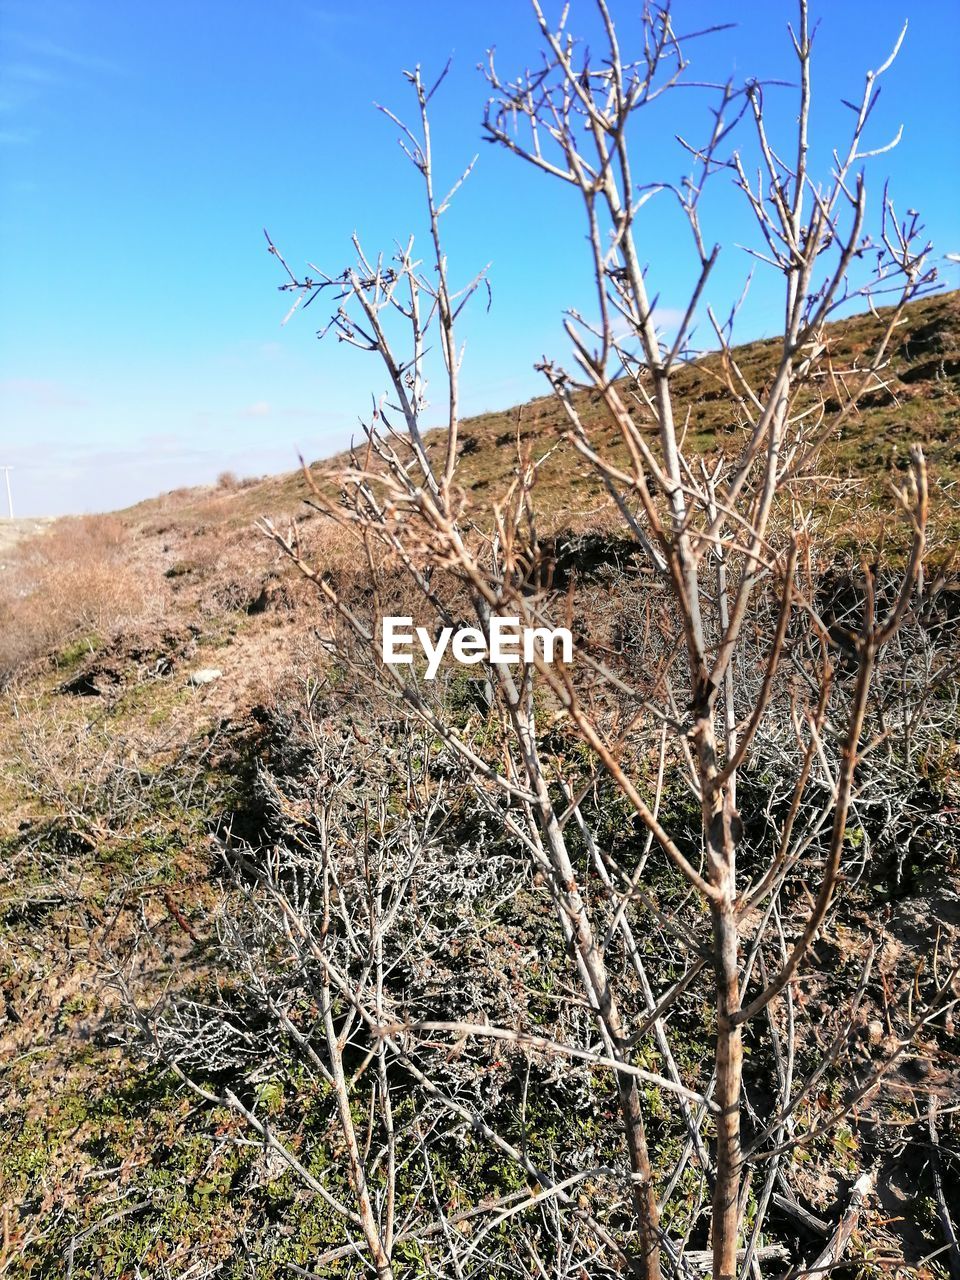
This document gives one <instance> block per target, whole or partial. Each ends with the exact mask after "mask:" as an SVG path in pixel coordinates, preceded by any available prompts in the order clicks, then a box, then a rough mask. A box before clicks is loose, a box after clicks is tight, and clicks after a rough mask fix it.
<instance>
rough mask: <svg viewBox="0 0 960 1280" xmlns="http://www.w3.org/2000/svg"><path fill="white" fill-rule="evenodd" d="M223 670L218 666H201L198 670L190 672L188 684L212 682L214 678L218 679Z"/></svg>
mask: <svg viewBox="0 0 960 1280" xmlns="http://www.w3.org/2000/svg"><path fill="white" fill-rule="evenodd" d="M222 675H223V672H222V671H221V670H220V668H219V667H201V669H200V670H199V671H192V672H191V673H190V678H189V683H190V684H195V685H199V684H212V683H213V682H214V680H219V679H220V677H221V676H222Z"/></svg>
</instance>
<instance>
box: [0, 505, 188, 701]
mask: <svg viewBox="0 0 960 1280" xmlns="http://www.w3.org/2000/svg"><path fill="white" fill-rule="evenodd" d="M165 599H166V593H165V591H164V588H163V584H162V582H161V581H157V580H154V579H151V578H150V577H149V576H147V575H144V574H142V573H140V572H138V571H137V568H136V566H135V564H134V562H133V560H132V558H131V555H130V532H129V529H128V527H127V526H126V524H125V523H124V521H123V520H121V519H120V518H119V517H117V516H83V517H78V518H75V519H69V520H63V521H60V522H58V523H57V524H56V525H55V526H54V527H53V528H51V529H50V531H49V532H47V533H45V534H42V535H40V536H38V537H35V538H30V539H27V540H25V541H24V542H22V543H21V544H20V545H19V547H18V548H17V551H16V554H15V556H14V557H13V560H12V562H11V564H10V565H9V566H8V568H7V569H6V571H5V572H4V575H3V577H2V579H0V682H3V683H6V682H7V681H8V680H9V679H10V678H11V677H12V676H13V675H14V674H15V673H16V672H17V671H18V670H20V669H22V668H23V667H24V666H26V665H28V664H29V663H31V662H33V661H35V660H36V659H37V658H39V657H41V656H43V655H44V654H48V653H50V652H52V651H54V650H60V649H63V648H64V647H65V646H69V645H71V644H74V643H76V642H78V641H81V640H86V641H88V642H90V643H93V642H94V640H95V639H99V638H101V637H103V636H104V635H106V634H108V633H109V632H111V631H114V630H116V629H117V628H118V627H121V626H125V625H127V624H129V623H132V622H135V621H139V620H142V619H145V618H147V617H159V616H160V615H161V614H162V613H163V609H164V604H165Z"/></svg>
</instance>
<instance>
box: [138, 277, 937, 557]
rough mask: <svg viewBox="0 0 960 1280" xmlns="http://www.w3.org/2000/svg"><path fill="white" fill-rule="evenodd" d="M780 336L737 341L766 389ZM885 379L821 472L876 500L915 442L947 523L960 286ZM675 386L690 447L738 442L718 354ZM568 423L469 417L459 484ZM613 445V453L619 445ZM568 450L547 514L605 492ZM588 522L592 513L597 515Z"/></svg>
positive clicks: (210, 510) (554, 463)
mask: <svg viewBox="0 0 960 1280" xmlns="http://www.w3.org/2000/svg"><path fill="white" fill-rule="evenodd" d="M885 314H886V312H885V311H884V310H883V309H881V310H880V311H879V312H878V315H877V316H876V317H873V316H870V315H859V316H855V317H852V318H851V319H848V320H841V321H837V322H835V323H834V324H832V325H830V326H829V328H828V330H827V333H828V337H827V347H828V349H829V353H830V361H831V365H832V368H833V369H834V370H835V375H836V377H838V378H842V377H843V376H844V375H848V374H849V371H850V370H852V369H855V368H856V367H857V363H858V360H859V361H860V362H861V363H862V361H863V359H864V357H865V355H866V353H868V352H870V351H871V350H872V349H873V347H874V346H875V344H876V341H877V338H878V336H879V334H880V333H881V332H882V327H883V323H884V316H885ZM778 341H779V340H778V339H775V338H773V339H766V340H764V341H761V342H753V343H748V344H747V345H745V346H742V347H738V348H736V349H735V352H734V354H735V357H736V360H737V364H738V365H739V367H740V368H741V369H742V371H743V372H744V374H745V375H746V376H747V378H748V379H750V381H751V382H752V383H754V385H757V386H762V385H763V384H764V381H765V380H766V379H767V378H768V377H769V376H770V375H771V373H772V369H773V363H774V361H775V358H776V354H777V345H778ZM883 382H884V384H885V385H884V386H883V387H878V388H876V389H873V390H871V391H868V392H867V394H866V395H864V397H863V398H862V401H861V404H860V408H859V412H858V413H857V414H856V415H855V416H854V417H853V418H852V419H851V420H848V422H847V423H845V424H844V426H843V428H842V429H841V430H840V431H838V432H836V433H835V434H834V437H829V436H828V443H827V445H826V449H825V464H826V465H825V467H824V470H825V471H826V473H827V474H828V475H832V476H833V477H834V478H835V481H836V486H837V492H838V493H843V492H844V491H845V485H846V482H847V481H849V480H850V478H851V477H856V480H857V502H856V505H857V507H858V508H860V507H861V506H862V500H863V498H864V496H866V497H867V499H868V501H869V502H873V503H876V502H877V501H879V500H880V499H881V498H882V497H883V495H884V493H885V490H886V484H887V480H888V478H889V475H890V473H891V469H896V467H897V466H898V465H902V464H903V460H904V459H905V456H906V452H907V448H908V446H909V444H910V443H912V442H914V441H917V442H919V443H920V444H922V446H923V449H924V452H925V454H926V456H927V459H928V462H929V465H930V471H931V477H932V481H933V484H934V486H935V488H936V489H937V490H938V491H939V492H940V494H941V495H942V501H943V503H944V509H943V516H944V518H945V519H948V520H949V521H950V522H951V524H950V527H951V529H952V528H953V524H952V522H953V520H954V519H955V516H954V514H953V508H954V505H955V503H954V500H953V498H952V497H950V496H948V495H951V494H952V493H953V491H954V490H955V487H956V481H957V479H958V478H960V445H958V436H960V292H954V293H947V294H940V295H936V296H934V297H930V298H926V299H923V300H921V301H919V302H916V303H913V304H912V305H911V306H910V307H909V308H908V309H907V312H906V314H905V316H904V318H903V320H902V322H901V328H900V330H899V333H898V335H897V337H895V339H894V341H893V343H892V345H891V350H890V353H889V365H888V367H887V368H885V369H884V370H883ZM676 387H677V398H678V401H679V402H680V403H682V404H683V405H684V406H685V407H689V410H690V419H689V425H688V428H687V439H688V441H689V442H690V443H691V444H692V446H693V447H694V448H695V449H697V450H699V451H702V452H703V453H704V454H705V455H709V454H710V453H712V452H713V451H715V450H718V449H719V450H731V449H732V448H733V447H734V443H735V441H734V433H735V430H736V427H737V411H736V408H735V406H731V404H730V401H729V396H728V395H726V393H725V392H724V391H723V389H722V387H721V385H720V382H719V359H718V357H717V356H715V355H707V356H705V357H703V358H701V359H699V360H697V361H695V362H691V363H689V364H687V365H685V366H682V367H681V368H680V369H679V370H678V371H677V374H676ZM826 399H827V405H826V410H827V415H828V418H829V414H830V412H831V403H832V405H833V407H834V408H835V407H836V399H835V398H831V396H830V394H829V390H828V392H827V393H826ZM574 400H575V402H576V403H577V405H578V408H579V409H580V411H581V415H582V417H583V420H584V422H585V424H586V425H587V426H588V427H590V428H591V429H593V431H595V433H596V439H597V441H598V443H601V444H610V443H611V442H612V441H613V439H614V433H613V430H612V428H611V427H610V426H609V425H608V424H607V423H606V421H605V417H604V415H603V412H602V409H601V406H600V405H599V404H598V403H597V402H596V399H595V398H594V397H591V396H589V395H587V394H586V393H582V392H581V393H577V394H576V395H575V397H574ZM566 428H567V424H566V421H565V418H564V416H563V414H562V411H561V410H560V408H559V406H558V405H557V404H556V401H555V400H554V398H553V397H552V396H550V395H545V396H542V397H538V398H536V399H534V400H531V401H529V402H528V403H526V404H524V405H517V406H513V407H512V408H509V409H504V410H500V411H498V412H495V413H486V414H482V415H480V416H478V417H474V418H468V419H466V420H464V422H463V423H462V424H461V428H460V456H461V461H460V467H459V472H458V477H459V482H460V484H461V485H462V486H463V488H464V489H465V490H466V492H467V494H468V496H470V495H473V496H475V498H476V500H477V505H478V506H479V505H481V504H482V503H483V501H484V499H485V498H488V497H489V496H490V494H491V493H492V494H496V493H497V492H498V491H500V490H501V489H503V488H504V487H505V486H506V484H507V482H508V480H509V477H510V476H511V474H512V472H513V469H514V467H515V465H516V458H517V442H518V439H519V441H520V442H521V443H524V442H530V441H533V440H536V441H538V442H539V444H540V445H541V446H542V447H543V451H546V448H547V447H548V446H549V445H551V444H553V443H555V442H556V441H557V440H558V439H559V438H560V437H561V436H562V435H563V433H564V431H565V430H566ZM428 439H429V440H430V443H431V444H432V447H433V449H434V450H437V449H440V448H442V445H443V440H444V433H443V432H442V431H436V432H434V433H432V435H431V436H430V437H428ZM613 452H614V455H616V445H615V444H614V446H613ZM569 458H570V451H569V448H568V447H566V446H563V445H561V447H560V448H559V449H558V450H557V451H556V453H554V454H553V456H552V457H551V458H550V459H549V460H548V461H547V463H546V464H545V465H544V467H543V468H542V470H541V473H540V479H539V481H538V503H539V506H540V509H541V511H543V512H545V513H546V514H547V517H548V518H551V517H552V518H553V519H555V520H557V521H558V522H561V523H562V522H563V521H564V520H565V519H566V518H567V516H568V515H571V516H572V517H573V518H574V520H577V519H580V518H581V510H582V509H583V508H586V507H588V506H595V505H596V502H597V499H598V497H600V496H601V495H600V494H599V490H598V488H597V483H596V479H595V476H594V475H593V473H592V471H591V470H590V468H588V467H586V466H585V465H583V464H582V463H580V462H579V461H577V462H575V463H574V476H573V479H572V480H571V479H570V476H569V467H568V463H569ZM344 461H345V456H344V455H338V456H336V457H334V458H331V459H328V460H322V461H318V462H314V463H313V464H312V466H313V468H314V469H315V470H317V471H325V470H330V471H335V470H336V469H337V467H338V466H339V465H341V464H342V463H343V462H344ZM571 487H572V491H571ZM304 494H305V486H304V484H303V479H302V476H301V475H300V473H299V472H297V471H294V472H291V473H289V474H287V475H281V476H271V477H267V478H265V479H263V480H260V481H252V482H250V483H249V484H245V485H244V487H243V488H242V489H241V490H239V491H237V492H234V493H230V494H227V495H224V494H217V492H216V491H215V490H213V489H211V488H209V487H205V488H200V489H195V490H178V491H176V492H175V493H173V494H168V495H164V496H162V497H158V498H154V499H150V500H148V501H146V502H142V503H139V504H137V506H135V507H131V508H129V509H128V510H126V511H125V512H123V513H121V514H122V516H123V518H124V520H125V521H127V522H128V523H129V524H130V525H131V527H132V528H135V529H137V530H138V532H140V533H143V534H147V535H148V536H149V535H150V533H151V531H152V530H153V528H154V527H155V526H157V525H162V524H164V523H165V522H166V521H167V520H169V519H171V518H173V517H174V516H175V518H176V520H177V521H178V522H182V523H183V524H184V527H189V526H193V527H197V526H198V525H202V524H205V523H211V524H212V523H213V522H217V523H219V524H221V525H222V526H223V527H224V528H225V529H232V528H237V527H239V526H240V525H241V524H243V523H246V522H247V521H252V520H254V519H256V518H257V517H258V516H260V515H262V514H267V515H275V516H276V517H278V518H284V517H291V516H293V515H295V514H302V508H301V506H300V502H301V499H302V498H303V496H304ZM571 498H572V499H573V501H571ZM948 511H949V512H950V514H949V515H948V514H947V512H948ZM588 518H593V519H596V515H594V516H593V517H588ZM946 532H947V531H946V530H944V533H945V534H946Z"/></svg>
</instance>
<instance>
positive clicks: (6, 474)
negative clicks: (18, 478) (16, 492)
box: [2, 467, 13, 520]
mask: <svg viewBox="0 0 960 1280" xmlns="http://www.w3.org/2000/svg"><path fill="white" fill-rule="evenodd" d="M2 470H3V478H4V479H5V480H6V482H7V514H8V516H9V518H10V519H11V520H12V519H13V494H12V493H11V492H10V472H11V471H12V470H13V467H3V468H2Z"/></svg>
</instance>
